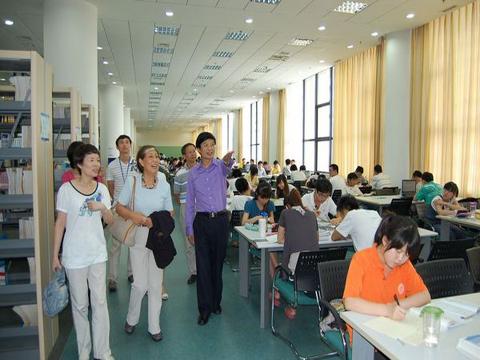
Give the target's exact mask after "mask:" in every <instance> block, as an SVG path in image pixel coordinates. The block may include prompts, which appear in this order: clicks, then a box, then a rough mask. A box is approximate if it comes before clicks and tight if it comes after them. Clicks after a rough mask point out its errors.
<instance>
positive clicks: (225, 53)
mask: <svg viewBox="0 0 480 360" xmlns="http://www.w3.org/2000/svg"><path fill="white" fill-rule="evenodd" d="M233 54H234V53H233V52H231V51H223V50H220V51H215V52H214V53H213V55H212V56H215V57H224V58H230V57H232V56H233Z"/></svg>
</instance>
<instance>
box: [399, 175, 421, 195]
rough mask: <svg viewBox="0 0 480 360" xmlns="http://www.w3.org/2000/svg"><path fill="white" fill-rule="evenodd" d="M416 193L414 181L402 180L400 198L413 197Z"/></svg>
mask: <svg viewBox="0 0 480 360" xmlns="http://www.w3.org/2000/svg"><path fill="white" fill-rule="evenodd" d="M416 192H417V183H416V182H415V180H410V179H405V180H402V197H414V196H415V193H416Z"/></svg>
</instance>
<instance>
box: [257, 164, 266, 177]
mask: <svg viewBox="0 0 480 360" xmlns="http://www.w3.org/2000/svg"><path fill="white" fill-rule="evenodd" d="M266 176H267V172H266V171H265V168H264V167H263V162H262V161H259V162H258V177H266Z"/></svg>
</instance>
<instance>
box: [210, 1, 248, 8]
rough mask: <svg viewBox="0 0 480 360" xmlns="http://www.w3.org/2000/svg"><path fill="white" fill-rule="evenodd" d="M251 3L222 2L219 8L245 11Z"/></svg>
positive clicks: (219, 3) (218, 5)
mask: <svg viewBox="0 0 480 360" xmlns="http://www.w3.org/2000/svg"><path fill="white" fill-rule="evenodd" d="M249 3H250V0H220V1H219V2H218V4H217V7H218V8H225V9H236V10H243V9H245V7H246V6H247V5H248V4H249Z"/></svg>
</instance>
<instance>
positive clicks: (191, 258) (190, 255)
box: [180, 204, 197, 275]
mask: <svg viewBox="0 0 480 360" xmlns="http://www.w3.org/2000/svg"><path fill="white" fill-rule="evenodd" d="M186 205H187V204H180V232H181V233H182V236H183V238H184V240H185V255H186V256H187V266H188V272H189V274H190V275H197V262H196V260H195V246H194V245H192V244H191V243H190V241H188V239H187V236H186V234H185V232H186V231H185V209H186V207H187V206H186Z"/></svg>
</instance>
